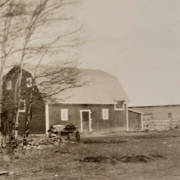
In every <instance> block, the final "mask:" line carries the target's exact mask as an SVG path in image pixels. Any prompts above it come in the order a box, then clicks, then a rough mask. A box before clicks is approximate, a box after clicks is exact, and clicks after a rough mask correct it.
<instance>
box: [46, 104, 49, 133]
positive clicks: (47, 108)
mask: <svg viewBox="0 0 180 180" xmlns="http://www.w3.org/2000/svg"><path fill="white" fill-rule="evenodd" d="M45 113H46V116H45V120H46V134H48V132H47V131H48V129H49V105H48V103H46V105H45Z"/></svg>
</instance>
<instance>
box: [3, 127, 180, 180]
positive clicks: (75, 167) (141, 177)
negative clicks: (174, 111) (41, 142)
mask: <svg viewBox="0 0 180 180" xmlns="http://www.w3.org/2000/svg"><path fill="white" fill-rule="evenodd" d="M179 142H180V131H178V130H176V131H169V132H159V133H128V134H125V133H124V134H122V133H121V134H112V135H108V136H107V135H106V134H101V135H91V136H84V137H82V140H81V142H80V143H76V142H75V143H74V141H71V142H69V143H67V144H66V145H65V146H64V147H63V148H58V147H55V146H53V147H52V146H48V147H46V148H44V149H36V150H33V151H31V152H30V151H27V152H26V153H25V154H21V153H19V154H18V155H16V156H15V157H14V158H13V159H12V160H11V161H4V160H3V157H2V154H0V158H1V159H0V167H1V169H0V170H1V171H2V170H8V171H12V172H14V174H13V175H9V176H0V179H5V180H6V179H8V180H11V179H19V180H23V179H25V180H30V179H31V180H33V179H34V180H36V179H45V180H47V179H48V180H49V179H50V180H51V179H58V180H59V179H61V180H87V179H91V180H92V179H93V180H117V179H118V180H119V179H123V180H174V179H180V171H179V168H180V143H179Z"/></svg>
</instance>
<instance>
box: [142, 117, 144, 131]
mask: <svg viewBox="0 0 180 180" xmlns="http://www.w3.org/2000/svg"><path fill="white" fill-rule="evenodd" d="M141 130H142V131H144V124H143V114H141Z"/></svg>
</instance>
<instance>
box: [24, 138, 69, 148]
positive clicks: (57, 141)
mask: <svg viewBox="0 0 180 180" xmlns="http://www.w3.org/2000/svg"><path fill="white" fill-rule="evenodd" d="M66 143H67V140H65V139H63V138H61V137H60V136H56V137H53V138H43V139H39V140H36V141H35V140H30V141H29V142H28V143H27V145H26V146H24V145H23V144H21V146H22V147H23V149H27V150H28V149H31V150H32V149H43V148H45V147H47V146H60V147H63V146H64V145H65V144H66Z"/></svg>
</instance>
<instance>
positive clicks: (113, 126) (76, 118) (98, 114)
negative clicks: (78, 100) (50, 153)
mask: <svg viewBox="0 0 180 180" xmlns="http://www.w3.org/2000/svg"><path fill="white" fill-rule="evenodd" d="M61 109H68V121H61ZM102 109H109V120H103V119H102ZM80 110H91V112H92V113H91V118H92V132H110V131H126V116H125V111H115V110H114V105H75V104H74V105H68V104H66V105H65V104H60V105H49V121H50V122H49V125H50V126H51V125H55V124H67V123H74V124H76V125H77V127H78V128H79V129H80Z"/></svg>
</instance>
